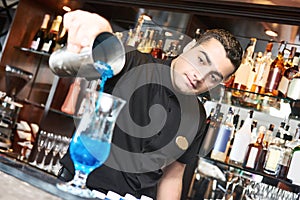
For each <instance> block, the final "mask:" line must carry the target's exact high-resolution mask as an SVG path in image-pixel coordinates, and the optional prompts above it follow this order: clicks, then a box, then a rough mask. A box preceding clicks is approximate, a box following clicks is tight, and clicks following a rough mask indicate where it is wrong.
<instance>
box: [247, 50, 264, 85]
mask: <svg viewBox="0 0 300 200" xmlns="http://www.w3.org/2000/svg"><path fill="white" fill-rule="evenodd" d="M262 56H263V54H262V52H258V53H254V54H253V64H252V66H251V70H250V72H249V76H248V80H247V85H246V87H247V91H251V89H252V85H253V84H254V81H255V79H256V76H257V70H258V67H259V65H260V64H261V62H262Z"/></svg>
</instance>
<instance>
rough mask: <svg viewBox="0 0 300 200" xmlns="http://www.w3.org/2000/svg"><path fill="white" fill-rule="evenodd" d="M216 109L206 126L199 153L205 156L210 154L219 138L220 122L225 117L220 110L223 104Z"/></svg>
mask: <svg viewBox="0 0 300 200" xmlns="http://www.w3.org/2000/svg"><path fill="white" fill-rule="evenodd" d="M214 110H215V111H214V114H213V116H212V117H211V119H210V121H209V124H208V126H207V127H206V132H205V133H206V134H205V138H204V140H203V142H202V145H201V148H200V150H199V155H200V156H203V157H205V156H208V155H209V154H210V153H211V150H212V149H213V145H214V144H215V141H216V138H217V133H218V131H219V127H220V123H221V121H222V119H223V113H221V112H220V110H221V104H217V105H216V108H215V109H214Z"/></svg>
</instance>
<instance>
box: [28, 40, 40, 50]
mask: <svg viewBox="0 0 300 200" xmlns="http://www.w3.org/2000/svg"><path fill="white" fill-rule="evenodd" d="M38 47H39V41H32V42H31V45H30V48H31V49H33V50H37V49H38Z"/></svg>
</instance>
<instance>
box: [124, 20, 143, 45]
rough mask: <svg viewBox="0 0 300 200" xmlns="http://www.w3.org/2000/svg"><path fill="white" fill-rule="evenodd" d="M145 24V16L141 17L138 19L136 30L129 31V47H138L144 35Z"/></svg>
mask: <svg viewBox="0 0 300 200" xmlns="http://www.w3.org/2000/svg"><path fill="white" fill-rule="evenodd" d="M143 24H144V15H141V16H140V17H139V18H138V21H137V24H136V27H135V29H134V30H132V29H130V30H129V37H128V40H127V42H126V44H127V45H129V46H133V47H137V46H138V44H139V43H140V41H139V40H140V35H141V34H142V31H141V30H142V26H143Z"/></svg>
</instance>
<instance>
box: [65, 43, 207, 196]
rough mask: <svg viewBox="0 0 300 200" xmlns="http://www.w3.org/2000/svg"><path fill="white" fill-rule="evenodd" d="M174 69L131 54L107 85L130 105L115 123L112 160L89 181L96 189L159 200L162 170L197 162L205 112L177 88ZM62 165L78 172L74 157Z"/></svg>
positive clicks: (107, 89)
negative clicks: (171, 69) (174, 163)
mask: <svg viewBox="0 0 300 200" xmlns="http://www.w3.org/2000/svg"><path fill="white" fill-rule="evenodd" d="M170 65H171V61H165V60H159V59H154V58H153V57H152V56H151V55H149V54H142V53H140V52H138V51H136V50H132V49H127V53H126V63H125V66H124V68H123V69H122V71H121V72H120V73H119V74H118V75H117V76H114V77H113V78H111V79H108V80H107V82H106V84H105V89H104V91H105V92H107V93H111V94H113V95H115V96H118V97H121V98H123V99H125V100H126V101H127V103H126V105H125V107H124V108H123V109H122V111H121V113H120V115H119V117H118V120H117V122H116V125H115V128H114V133H113V140H112V148H111V153H110V156H109V158H108V160H107V161H106V162H105V164H104V165H103V166H101V167H99V168H97V169H95V170H94V171H92V172H91V174H90V175H89V176H88V180H87V186H88V187H90V188H91V189H97V190H100V191H103V192H107V191H108V190H112V191H115V192H117V193H119V194H121V195H125V194H126V193H130V194H132V195H134V196H136V197H137V198H140V196H141V195H142V194H144V195H147V196H150V197H152V198H154V199H155V197H156V186H157V183H158V181H159V179H160V177H161V176H162V174H163V173H162V170H161V169H162V168H163V167H164V166H166V165H168V164H170V163H171V162H174V161H175V160H176V161H178V162H181V163H185V164H187V163H190V162H192V161H193V159H195V158H196V156H197V152H198V149H199V145H200V141H201V139H202V131H201V129H202V128H203V127H204V125H203V124H204V122H205V118H206V115H205V110H204V108H203V106H202V104H200V103H199V102H198V100H197V97H195V96H187V95H181V94H179V93H177V92H176V91H175V90H174V89H173V87H172V84H171V78H170ZM182 142H183V144H182ZM185 142H187V143H188V145H189V146H188V148H187V149H186V148H185V145H184V144H185ZM61 162H62V164H63V165H64V166H65V167H66V168H67V169H69V170H70V171H71V172H72V173H73V172H74V166H73V165H72V162H71V160H70V158H69V155H66V156H65V157H64V158H63V159H62V161H61Z"/></svg>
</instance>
